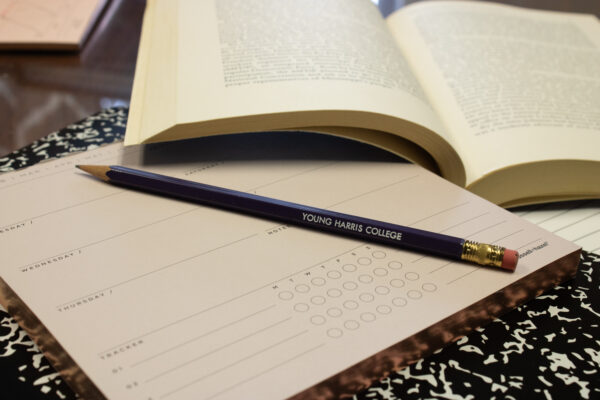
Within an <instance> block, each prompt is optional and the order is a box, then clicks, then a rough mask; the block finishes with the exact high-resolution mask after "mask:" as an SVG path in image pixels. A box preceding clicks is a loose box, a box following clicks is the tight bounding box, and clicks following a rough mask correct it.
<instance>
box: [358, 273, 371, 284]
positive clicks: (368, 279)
mask: <svg viewBox="0 0 600 400" xmlns="http://www.w3.org/2000/svg"><path fill="white" fill-rule="evenodd" d="M358 280H359V282H361V283H371V282H373V277H372V276H371V275H367V274H363V275H360V276H359V277H358Z"/></svg>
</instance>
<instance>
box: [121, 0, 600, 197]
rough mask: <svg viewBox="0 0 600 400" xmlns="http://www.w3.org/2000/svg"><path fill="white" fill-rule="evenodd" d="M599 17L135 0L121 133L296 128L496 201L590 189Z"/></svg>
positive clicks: (130, 136) (155, 137) (132, 140)
mask: <svg viewBox="0 0 600 400" xmlns="http://www.w3.org/2000/svg"><path fill="white" fill-rule="evenodd" d="M598 104H600V24H599V23H598V21H597V19H596V18H595V17H593V16H589V15H575V14H567V13H556V12H545V11H532V10H525V9H520V8H516V7H511V6H501V5H496V4H489V3H486V4H484V3H475V2H473V3H471V2H459V1H453V2H426V3H419V4H414V5H411V6H408V7H406V8H404V9H401V10H399V11H397V12H396V13H395V14H393V15H392V16H391V17H389V18H388V19H387V20H384V19H382V17H381V16H380V14H379V12H378V10H377V9H376V7H375V6H374V5H373V4H371V2H370V1H368V0H351V1H350V0H330V1H321V0H306V1H301V2H297V1H287V2H285V4H282V2H281V1H279V0H277V1H275V0H223V1H199V2H191V1H158V0H156V1H149V3H148V8H147V10H146V15H145V18H144V24H143V31H142V39H141V44H140V49H139V55H138V64H137V70H136V75H135V82H134V89H133V95H132V101H131V112H130V116H129V124H128V127H127V135H126V138H125V143H126V144H138V143H149V142H157V141H167V140H176V139H183V138H190V137H199V136H208V135H215V134H224V133H233V132H248V131H264V130H309V131H318V132H325V133H329V134H333V135H339V136H344V137H347V138H352V139H356V140H359V141H361V142H366V143H370V144H373V145H375V146H378V147H381V148H384V149H386V150H389V151H391V152H393V153H396V154H399V155H401V156H403V157H405V158H407V159H409V160H411V161H414V162H416V163H418V164H420V165H422V166H424V167H426V168H428V169H430V170H433V171H435V172H438V173H440V174H441V175H442V176H443V177H444V178H446V179H448V180H450V181H451V182H454V183H456V184H458V185H460V186H463V187H466V188H467V189H469V190H471V191H472V192H474V193H476V194H479V195H481V196H483V197H485V198H487V199H489V200H491V201H492V202H494V203H497V204H501V205H503V206H509V205H520V204H527V203H536V202H544V201H552V200H565V199H575V198H589V197H598V196H600V181H599V180H598V179H597V176H600V156H599V154H600V153H599V152H598V149H599V148H600V111H599V109H598Z"/></svg>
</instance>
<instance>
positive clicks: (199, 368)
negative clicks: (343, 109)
mask: <svg viewBox="0 0 600 400" xmlns="http://www.w3.org/2000/svg"><path fill="white" fill-rule="evenodd" d="M260 135H261V134H257V135H247V136H238V137H235V136H230V137H228V138H208V139H203V140H201V141H197V142H192V144H189V143H183V144H176V143H166V144H160V145H153V146H148V147H146V148H142V147H127V148H123V147H122V146H121V145H120V144H115V145H109V146H107V147H103V148H100V149H97V150H94V151H88V152H85V153H82V154H78V155H74V156H71V157H67V158H64V159H59V160H56V161H51V162H47V163H42V164H39V165H37V166H34V167H31V168H28V169H25V170H22V171H17V172H14V173H9V174H4V175H0V204H1V206H0V274H1V277H2V279H3V280H4V282H5V283H6V284H7V285H8V286H9V287H10V289H12V291H14V293H15V294H16V295H17V296H18V297H19V299H18V300H21V301H22V302H24V303H25V304H27V305H28V307H29V309H30V310H31V311H32V312H33V313H34V314H35V316H37V318H39V320H40V321H41V322H42V323H43V324H44V326H45V327H46V328H47V330H48V331H49V333H50V334H51V335H52V336H53V338H55V339H56V340H57V341H58V343H59V344H60V345H61V346H62V349H64V351H66V353H67V354H68V355H69V356H70V357H71V358H72V360H73V361H74V363H75V364H76V366H77V367H78V368H79V370H76V369H77V368H74V366H73V365H71V364H70V362H69V360H64V359H62V360H59V361H58V362H59V363H63V365H62V367H63V368H62V371H61V372H63V373H64V374H65V375H66V376H67V378H68V377H69V375H71V378H73V376H74V377H75V379H76V380H78V382H76V383H75V384H74V385H75V387H76V389H77V390H80V391H83V392H84V394H85V393H87V394H88V395H89V394H90V393H92V394H93V393H95V392H93V391H92V392H86V390H89V387H90V382H93V384H94V385H95V386H96V388H97V389H98V390H99V392H101V393H102V394H103V395H104V396H106V397H107V398H111V399H119V398H127V399H155V400H157V399H169V400H171V399H240V398H248V397H249V394H251V396H250V397H252V398H260V399H279V398H285V397H290V396H294V395H298V396H299V397H302V396H307V397H311V396H312V395H314V393H317V392H319V391H322V390H324V389H323V388H324V387H333V388H334V389H331V390H338V392H336V393H337V394H340V393H342V392H343V391H347V390H350V391H351V390H355V389H356V388H360V387H361V385H364V384H365V381H364V378H365V377H366V376H369V374H370V373H372V371H369V370H370V367H369V365H376V363H377V359H381V357H384V356H386V357H387V356H388V355H389V354H392V353H393V354H392V357H396V358H394V360H396V361H394V363H395V364H394V365H396V366H402V365H403V363H404V365H405V364H406V362H410V361H411V360H412V359H414V358H415V357H420V356H422V355H424V354H428V353H430V352H431V351H433V350H435V349H436V348H438V347H439V346H440V345H442V344H444V343H446V342H448V341H450V340H452V339H453V338H454V337H455V335H456V334H457V332H458V333H460V332H463V333H464V332H465V331H466V330H468V329H470V328H474V326H472V325H473V324H477V323H481V322H482V321H483V320H485V318H491V317H493V316H494V315H496V314H497V313H499V312H502V311H504V310H506V309H507V307H513V306H515V305H516V304H518V302H520V301H523V300H525V299H527V298H530V297H531V296H533V295H535V293H537V292H538V291H539V290H540V287H544V286H545V287H547V286H548V285H550V283H549V282H550V281H552V282H554V283H556V280H557V279H564V278H565V277H566V276H568V275H572V274H573V273H574V271H575V268H576V265H577V261H578V247H577V246H575V245H574V244H572V243H570V242H568V241H566V240H564V239H561V238H559V237H557V236H555V235H553V234H551V233H549V232H547V231H545V230H543V229H541V228H539V227H537V226H535V225H533V224H531V223H529V222H527V221H524V220H522V219H520V218H518V217H517V216H515V215H513V214H511V213H510V212H507V211H506V210H503V209H501V208H499V207H497V206H495V205H493V204H491V203H489V202H487V201H485V200H482V199H480V198H478V197H476V196H474V195H472V194H471V193H468V192H466V191H465V190H463V189H461V188H459V187H457V186H455V185H452V184H450V183H448V182H446V181H444V180H442V179H441V178H439V177H437V176H435V175H433V174H431V173H429V172H427V171H426V170H424V169H422V168H420V167H418V166H415V165H412V164H408V163H402V162H397V161H393V160H385V158H384V159H383V160H381V159H378V158H369V157H368V156H367V155H364V153H356V149H355V148H353V147H352V145H350V146H349V150H345V149H344V148H343V146H341V147H340V146H339V142H338V141H331V140H329V139H327V138H322V139H318V138H315V137H312V139H311V138H309V139H304V138H306V137H307V134H300V135H295V134H293V133H278V134H274V135H271V136H260ZM286 135H287V136H286ZM315 146H317V147H315ZM223 148H226V149H227V151H222V150H220V149H223ZM361 149H363V150H364V148H362V147H361ZM361 151H362V150H361ZM307 154H313V155H316V156H313V157H308V156H307ZM357 155H358V157H359V158H362V160H360V161H349V160H351V159H355V158H357ZM282 159H285V160H282ZM194 160H195V161H194ZM76 164H125V165H131V166H136V165H137V166H141V167H142V168H144V169H147V170H151V171H154V172H161V173H164V174H168V175H173V176H177V177H183V178H186V179H190V180H197V181H202V182H204V183H208V184H214V185H219V186H224V187H229V188H233V189H237V190H242V191H247V192H251V193H257V194H260V195H265V196H270V197H274V198H279V199H283V200H288V201H294V202H298V203H304V204H307V205H311V206H317V207H322V208H328V209H332V210H335V211H340V212H344V213H349V214H356V215H361V216H364V217H368V218H374V219H379V220H385V221H389V222H392V223H398V224H403V225H409V226H413V227H416V228H421V229H427V230H434V231H438V232H442V233H445V234H450V235H454V236H460V237H465V238H468V239H473V240H479V241H485V242H491V243H495V244H500V245H503V246H506V247H508V248H513V249H516V250H518V251H520V252H521V253H524V254H526V256H525V257H523V258H521V259H520V261H519V265H518V267H517V270H516V271H515V272H514V273H507V272H505V271H501V270H493V269H489V268H483V267H478V266H474V265H470V264H465V263H461V262H456V261H450V260H445V259H440V258H436V257H432V256H428V255H425V254H418V253H414V252H411V251H405V250H400V249H394V248H390V247H386V246H380V245H377V244H369V243H363V242H359V241H356V240H353V239H348V238H343V237H340V236H334V235H331V234H324V233H319V232H315V231H311V230H307V229H303V228H297V227H292V226H288V225H282V224H279V223H277V222H274V221H270V220H266V219H260V218H255V217H251V216H247V215H242V214H238V213H232V212H228V211H223V210H218V209H214V208H208V207H204V206H199V205H196V204H191V203H188V202H184V201H179V200H173V199H167V198H163V197H158V196H153V195H149V194H145V193H138V192H135V191H132V190H126V189H123V188H120V187H116V186H113V185H110V184H107V183H104V182H101V181H99V180H96V179H94V178H92V177H90V176H87V175H86V174H85V173H83V172H81V171H79V170H77V169H76V168H75V167H74V166H75V165H76ZM556 260H560V261H559V262H558V263H557V262H556ZM546 273H547V275H548V274H549V275H548V276H546V275H543V274H546ZM536 274H537V275H536ZM539 274H542V275H539ZM535 276H544V277H545V279H546V278H547V279H546V280H543V279H534V280H533V283H532V279H531V278H532V277H535ZM538 285H541V286H538ZM506 287H510V288H509V289H508V290H504V291H503V288H506ZM513 289H514V290H513ZM5 293H10V291H7V292H5ZM490 296H491V297H490ZM498 296H505V297H506V299H508V300H507V301H506V302H505V303H496V302H497V300H496V299H499V298H500V297H498ZM4 297H5V298H4V300H3V302H4V303H5V305H8V309H9V311H10V312H12V313H13V314H19V311H20V310H22V308H12V307H13V304H17V303H15V302H14V301H15V298H14V296H13V297H12V298H9V299H7V298H6V297H11V296H10V295H6V294H5V296H4ZM502 298H504V297H502ZM482 299H484V300H482ZM485 299H487V300H485ZM6 303H8V304H6ZM473 304H476V305H478V306H477V307H479V308H477V307H475V308H473V307H472V305H473ZM482 305H485V307H484V306H482ZM473 310H484V311H485V312H480V311H477V312H475V311H473ZM475 314H477V315H475ZM481 314H485V315H486V316H484V318H483V320H481V319H478V318H480V317H482V315H481ZM440 321H442V322H441V323H440ZM23 323H24V325H27V321H26V320H24V322H23ZM461 324H462V325H464V326H461ZM30 328H31V326H30ZM424 330H425V331H424ZM438 331H439V332H438ZM30 332H31V329H30ZM423 332H425V333H423ZM31 333H32V334H33V336H34V337H35V336H36V332H31ZM44 335H46V336H44ZM37 336H38V338H41V339H39V340H42V342H44V341H45V342H44V343H49V344H48V345H46V346H44V345H42V346H41V347H42V348H43V350H45V351H46V353H47V354H49V356H50V359H51V360H55V361H56V360H57V358H56V354H54V355H53V354H52V353H53V352H54V353H56V348H54V351H53V347H52V343H53V342H52V340H50V338H49V337H48V335H47V333H43V334H40V332H39V331H38V332H37ZM397 343H400V344H401V346H400V347H399V346H398V345H397ZM410 343H413V344H420V350H419V351H416V350H414V348H413V347H411V344H410ZM394 345H396V347H392V349H393V351H391V353H390V346H394ZM386 349H387V350H386ZM403 349H408V350H407V351H408V353H407V352H404V350H403ZM409 353H410V354H409ZM394 354H395V355H394ZM398 354H400V356H398ZM357 363H360V364H359V365H358V366H355V365H356V364H357ZM374 363H375V364H374ZM353 366H354V367H353ZM67 367H70V368H67ZM59 369H61V366H59ZM74 370H75V371H74ZM343 377H346V378H347V379H346V378H343ZM342 378H343V379H342ZM371 378H372V377H371ZM322 381H325V383H322V384H321V385H320V386H319V385H318V386H315V385H317V384H319V382H322ZM342 381H344V382H346V386H344V385H341V386H339V385H340V382H342ZM327 382H329V383H327ZM71 383H73V379H72V380H71ZM367 383H368V381H367ZM328 384H331V385H330V386H327V385H328ZM323 385H325V386H323ZM336 385H337V386H336ZM311 388H312V389H311ZM307 390H308V391H307ZM311 390H312V392H311ZM328 390H329V389H328ZM337 394H336V395H337Z"/></svg>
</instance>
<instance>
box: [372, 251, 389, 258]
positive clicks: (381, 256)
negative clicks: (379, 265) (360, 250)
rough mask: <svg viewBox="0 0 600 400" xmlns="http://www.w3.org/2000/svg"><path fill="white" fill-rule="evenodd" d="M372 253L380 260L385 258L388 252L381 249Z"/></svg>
mask: <svg viewBox="0 0 600 400" xmlns="http://www.w3.org/2000/svg"><path fill="white" fill-rule="evenodd" d="M371 255H372V256H373V258H376V259H378V260H381V259H382V258H385V256H386V254H385V252H384V251H381V250H375V251H374V252H372V253H371Z"/></svg>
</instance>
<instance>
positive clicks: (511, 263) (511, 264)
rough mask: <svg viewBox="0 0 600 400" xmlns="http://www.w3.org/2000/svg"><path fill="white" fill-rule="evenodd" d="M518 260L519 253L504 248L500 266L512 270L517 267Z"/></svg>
mask: <svg viewBox="0 0 600 400" xmlns="http://www.w3.org/2000/svg"><path fill="white" fill-rule="evenodd" d="M518 261H519V253H518V252H516V251H514V250H509V249H505V250H504V257H502V266H501V268H503V269H506V270H509V271H514V270H515V268H517V262H518Z"/></svg>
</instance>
